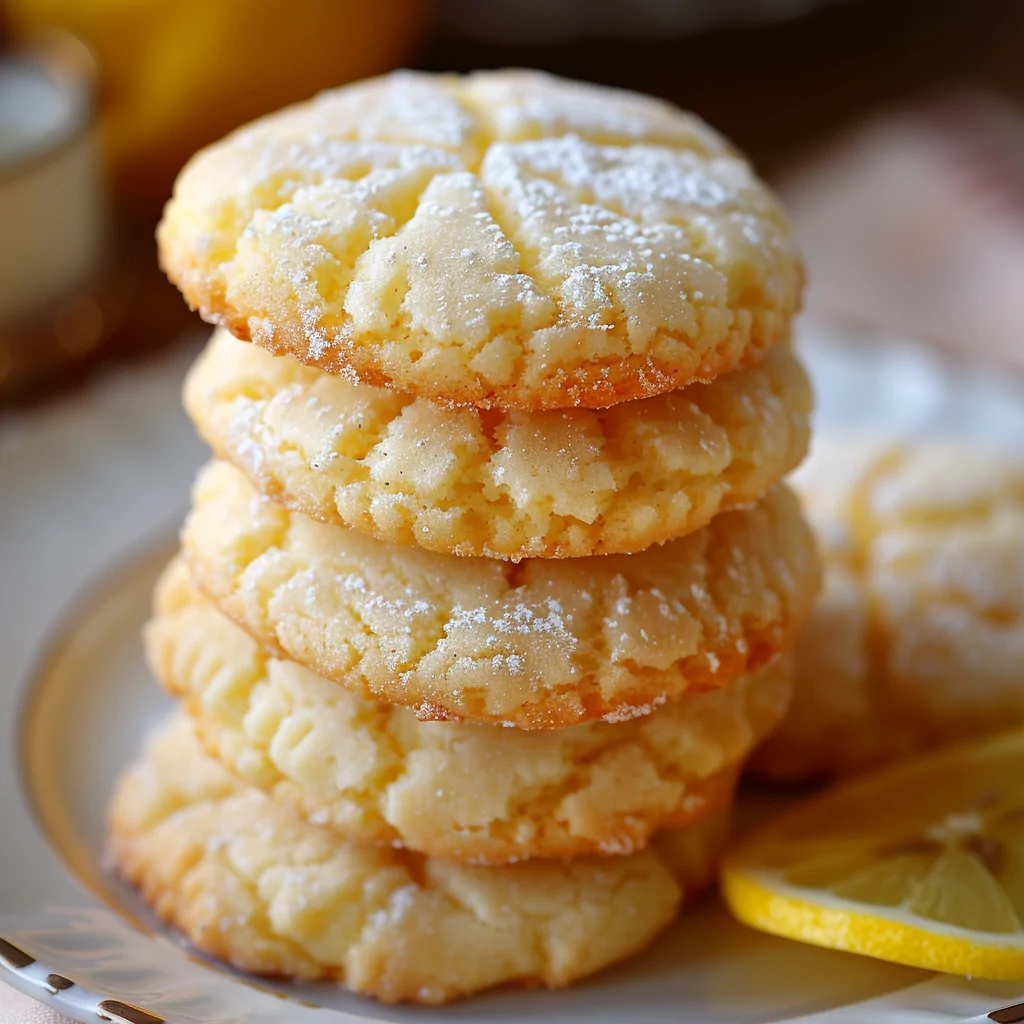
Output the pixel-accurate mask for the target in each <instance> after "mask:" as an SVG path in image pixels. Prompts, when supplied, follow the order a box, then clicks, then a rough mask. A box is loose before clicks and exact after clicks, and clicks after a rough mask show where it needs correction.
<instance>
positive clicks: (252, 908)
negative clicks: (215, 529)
mask: <svg viewBox="0 0 1024 1024" xmlns="http://www.w3.org/2000/svg"><path fill="white" fill-rule="evenodd" d="M726 825H727V820H726V818H725V816H724V815H716V816H714V817H712V818H710V819H708V821H707V822H704V823H702V824H700V825H696V826H694V827H693V829H692V830H688V833H684V834H683V835H682V836H680V837H675V836H674V837H673V838H672V840H671V843H670V844H669V846H668V849H667V852H666V854H665V856H664V858H662V857H659V855H658V853H657V852H655V850H654V849H649V850H644V851H642V852H640V853H634V854H631V855H630V856H626V857H598V858H584V859H581V860H575V861H569V862H563V861H532V862H530V863H527V864H516V865H507V866H504V867H469V866H466V865H458V864H452V863H450V862H447V861H443V860H440V859H435V858H429V857H423V856H422V855H420V854H415V853H410V852H408V851H405V850H391V849H388V848H386V847H378V846H359V845H355V844H352V843H348V842H345V841H344V840H341V839H339V838H338V837H337V836H336V835H334V834H332V833H331V832H329V831H326V830H324V829H320V828H317V827H316V826H315V825H311V824H309V823H308V822H306V821H304V820H303V819H301V818H299V817H298V816H296V815H295V814H294V813H293V812H292V811H290V810H289V808H287V807H286V806H284V805H282V804H278V803H276V802H275V801H273V800H271V799H270V798H269V797H267V796H266V795H264V794H263V793H261V792H259V791H258V790H255V789H248V788H245V787H243V786H242V785H241V784H239V783H238V782H236V781H235V780H234V779H233V778H232V777H231V776H229V775H228V773H227V772H226V771H225V770H224V769H223V768H221V767H220V766H219V765H218V764H216V763H215V762H214V761H213V760H211V759H210V758H208V757H206V756H205V755H204V754H203V753H202V751H201V749H200V747H199V746H198V743H197V742H196V740H195V738H194V737H193V735H192V733H191V729H190V727H189V725H188V723H187V722H186V721H185V720H184V719H182V718H177V719H174V720H172V722H171V724H170V725H168V726H165V727H164V728H163V730H162V731H161V732H160V733H159V734H158V735H157V737H156V738H155V739H154V740H153V741H152V742H151V743H150V745H149V747H148V749H147V751H146V753H145V754H144V756H143V758H142V759H141V761H140V762H139V763H138V764H136V765H135V766H134V767H133V768H131V769H130V770H129V771H128V772H127V773H126V774H125V775H124V776H123V777H122V779H121V780H120V782H119V784H118V786H117V790H116V792H115V794H114V797H113V800H112V803H111V807H110V811H109V826H110V844H109V845H110V852H111V855H112V860H113V862H114V864H115V865H116V866H117V868H118V870H119V871H120V873H121V874H122V876H123V877H124V878H125V879H126V880H127V881H128V882H129V883H131V884H132V885H135V886H137V887H138V888H139V889H140V890H141V892H142V895H143V898H144V899H145V900H146V901H147V902H148V903H149V904H150V905H151V906H152V907H153V908H154V910H155V911H156V912H157V914H158V915H159V916H160V917H161V918H162V919H163V920H164V921H165V922H167V923H168V924H171V925H174V926H175V927H177V928H179V929H180V930H181V931H183V932H184V933H185V934H186V935H187V936H188V937H189V938H190V939H191V940H192V942H193V943H194V944H195V945H196V946H198V947H199V948H200V949H201V950H203V951H204V952H205V953H208V954H210V955H212V956H214V957H217V958H218V959H220V960H223V961H226V962H227V963H229V964H231V965H232V966H234V967H236V968H239V969H240V970H243V971H249V972H251V973H254V974H265V975H274V976H280V977H286V978H295V979H299V980H303V981H312V980H321V979H323V980H333V981H336V982H339V983H340V984H342V985H344V986H345V987H346V988H349V989H351V990H352V991H354V992H358V993H362V994H365V995H369V996H373V997H375V998H377V999H380V1000H382V1001H384V1002H389V1003H390V1002H400V1001H403V1002H416V1003H443V1002H446V1001H448V1000H451V999H456V998H458V997H460V996H466V995H469V994H470V993H472V992H476V991H479V990H481V989H485V988H490V987H491V986H494V985H500V984H504V983H509V982H516V983H521V984H543V985H549V986H552V987H554V986H561V985H567V984H569V983H570V982H572V981H575V980H576V979H578V978H581V977H583V976H585V975H587V974H591V973H593V972H594V971H598V970H600V969H601V968H603V967H606V966H608V965H609V964H611V963H614V962H615V961H617V960H622V959H624V958H625V957H628V956H632V955H633V954H635V953H637V952H638V951H639V950H641V949H643V948H644V946H646V945H647V944H648V943H649V942H650V941H651V940H652V939H653V938H654V936H655V935H657V933H658V932H659V931H660V930H661V929H662V928H664V926H665V925H666V924H668V923H669V921H670V920H671V919H672V918H673V917H674V916H675V913H676V910H677V908H678V906H679V903H680V900H681V899H682V897H683V896H684V894H686V893H687V892H688V891H690V890H695V889H698V888H700V887H701V886H703V885H705V884H707V883H708V882H709V881H710V880H711V877H712V874H713V871H714V866H715V863H716V861H717V859H718V857H719V855H720V853H721V849H722V846H723V843H724V840H725V837H726V831H727V829H726Z"/></svg>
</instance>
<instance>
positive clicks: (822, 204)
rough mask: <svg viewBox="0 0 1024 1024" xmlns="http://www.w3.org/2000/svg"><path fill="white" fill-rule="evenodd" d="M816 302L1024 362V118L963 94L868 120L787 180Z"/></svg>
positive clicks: (833, 311)
mask: <svg viewBox="0 0 1024 1024" xmlns="http://www.w3.org/2000/svg"><path fill="white" fill-rule="evenodd" d="M780 187H781V191H782V193H783V197H784V199H785V201H786V205H787V207H788V209H789V211H790V214H791V216H792V219H793V224H794V227H795V230H796V233H797V237H798V238H799V240H800V243H801V247H802V249H803V251H804V255H805V257H806V260H807V266H808V269H809V277H810V287H809V292H808V298H807V309H808V310H809V311H810V312H812V313H813V314H814V315H815V317H816V318H821V319H825V320H835V321H843V322H847V323H852V324H855V325H856V326H858V327H867V328H869V329H872V330H876V331H879V332H881V333H884V334H886V335H901V336H904V337H907V338H910V339H916V340H921V341H927V342H931V343H934V344H937V345H939V346H941V347H943V348H945V349H950V350H954V351H958V352H960V353H963V354H967V355H972V356H973V355H974V354H975V353H976V354H977V356H978V357H979V358H987V359H994V360H997V361H1002V362H1005V363H1007V364H1010V365H1013V366H1014V367H1016V368H1017V369H1020V370H1024V327H1022V325H1024V117H1022V116H1021V114H1019V113H1018V112H1017V111H1016V110H1014V109H1013V108H1011V107H1009V106H1008V105H1006V104H1003V103H1002V102H1000V101H998V100H995V99H992V98H989V97H984V96H977V95H962V96H952V97H947V98H943V99H935V100H932V101H930V102H928V103H922V104H919V105H916V106H912V107H906V108H904V109H902V110H900V111H898V112H896V113H893V114H892V115H889V116H885V117H881V118H878V119H876V120H873V121H869V122H867V123H866V124H865V125H864V126H863V127H862V128H861V129H859V130H857V131H855V132H853V133H851V134H850V135H848V136H846V137H845V138H843V139H841V140H839V141H838V142H837V143H836V144H835V145H834V146H832V147H830V148H827V149H826V150H824V151H822V152H820V153H819V154H818V155H817V156H815V157H814V158H813V159H811V160H810V161H809V162H808V163H807V164H805V165H804V166H803V167H802V168H800V169H798V170H797V171H795V172H794V173H792V174H790V175H789V177H788V178H786V179H785V180H784V181H783V182H782V183H781V186H780Z"/></svg>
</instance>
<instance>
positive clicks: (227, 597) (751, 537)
mask: <svg viewBox="0 0 1024 1024" xmlns="http://www.w3.org/2000/svg"><path fill="white" fill-rule="evenodd" d="M182 546H183V551H184V553H185V556H186V558H187V560H188V562H189V564H190V567H191V569H192V573H193V576H194V578H195V580H196V582H197V583H198V585H199V587H200V589H201V590H203V591H204V592H205V593H206V594H207V596H209V597H210V598H211V599H212V600H213V601H214V602H215V603H216V604H217V605H218V606H219V607H220V609H221V610H222V611H223V612H225V613H226V614H227V615H229V616H230V617H231V618H232V619H234V620H235V621H236V622H237V623H239V624H240V625H242V626H243V627H244V628H245V629H246V630H247V631H248V632H250V633H251V634H252V635H253V636H254V637H256V639H258V640H259V641H260V642H261V643H263V644H264V645H267V646H269V647H270V648H271V649H273V650H274V651H275V652H276V653H278V654H280V655H282V656H286V657H290V658H291V659H293V660H295V661H297V662H299V663H300V664H302V665H305V666H306V667H307V668H311V669H313V670H314V671H316V672H318V673H319V674H320V675H323V676H326V677H327V678H329V679H333V680H335V681H337V682H339V683H341V684H342V685H343V686H345V687H347V688H348V689H350V690H352V691H353V692H355V693H357V694H358V695H359V696H362V697H366V698H368V699H376V700H382V701H385V702H387V703H392V704H402V705H404V706H406V707H411V708H413V709H414V710H415V711H416V714H417V715H418V716H419V717H420V718H425V719H443V718H449V719H451V718H464V719H471V720H477V721H482V722H492V723H497V722H502V723H509V724H512V725H515V726H518V727H519V728H524V729H553V728H559V727H562V726H567V725H572V724H575V723H576V722H580V721H583V720H585V719H591V718H601V717H604V718H605V719H606V720H608V721H625V720H627V719H629V718H631V717H634V716H637V715H641V714H645V713H647V712H649V711H651V710H652V709H653V708H655V707H657V706H658V705H660V704H661V703H663V702H664V701H666V700H670V699H675V698H677V697H679V696H681V695H682V694H683V693H685V692H686V691H688V690H702V689H714V688H718V687H723V686H728V685H729V684H730V683H732V682H733V681H734V680H735V679H737V678H738V677H739V676H741V675H747V674H749V673H751V672H754V671H756V670H757V669H758V668H760V667H761V666H762V665H765V664H767V663H768V662H769V661H771V660H772V659H773V658H774V657H775V655H776V654H777V653H778V652H779V651H782V650H785V649H786V648H787V647H788V645H789V644H790V641H791V637H792V635H793V634H794V633H795V631H796V629H797V627H798V626H799V625H800V623H801V622H802V620H803V618H804V616H805V614H806V612H807V611H808V609H809V607H810V604H811V600H812V596H813V593H814V590H815V588H816V586H817V582H818V563H817V556H816V552H815V548H814V540H813V537H812V536H811V533H810V531H809V529H808V528H807V526H806V524H805V523H804V521H803V518H802V517H801V514H800V509H799V506H798V504H797V501H796V499H795V498H794V497H793V495H792V494H791V493H790V492H788V491H786V490H785V489H784V488H782V487H777V488H775V489H773V490H772V491H770V492H769V493H768V494H767V495H766V496H765V498H764V499H762V501H761V502H760V503H759V504H758V505H756V506H755V507H754V508H752V509H747V510H743V511H732V512H724V513H723V514H722V515H720V516H716V517H715V518H714V519H713V520H712V521H711V523H710V524H709V525H708V526H705V527H704V528H703V529H701V530H698V531H697V532H695V533H692V534H689V535H688V536H687V537H683V538H681V539H679V540H675V541H670V542H669V543H668V544H665V545H663V546H661V547H656V548H649V549H648V550H647V551H643V552H640V553H639V554H635V555H603V556H594V557H592V558H571V559H569V558H567V559H529V560H527V561H523V562H519V563H510V562H501V561H497V560H495V559H491V558H453V557H452V556H450V555H439V554H435V553H433V552H430V551H424V550H423V549H421V548H418V547H397V546H394V545H389V544H384V543H381V542H380V541H377V540H374V539H373V538H371V537H368V536H366V535H365V534H361V533H357V532H356V531H354V530H345V529H342V528H340V527H337V526H326V525H324V524H322V523H317V522H314V521H313V520H311V519H308V518H306V517H305V516H302V515H300V514H298V513H296V512H289V511H288V510H287V509H285V508H284V507H282V506H280V505H277V504H275V503H274V502H272V501H270V500H268V499H266V498H263V497H262V496H261V495H260V494H259V493H258V492H257V491H256V490H255V489H254V488H253V486H252V485H251V484H250V483H249V482H248V480H247V479H246V478H245V477H244V476H243V474H242V473H240V472H239V471H238V470H236V469H234V468H232V467H231V466H228V465H227V464H225V463H214V464H212V465H211V466H210V467H208V468H207V469H206V470H205V471H204V472H203V473H201V474H200V477H199V479H198V481H197V483H196V486H195V489H194V492H193V509H192V513H191V515H190V516H189V518H188V520H187V522H186V525H185V529H184V531H183V534H182Z"/></svg>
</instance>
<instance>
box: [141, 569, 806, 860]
mask: <svg viewBox="0 0 1024 1024" xmlns="http://www.w3.org/2000/svg"><path fill="white" fill-rule="evenodd" d="M145 641H146V652H147V655H148V659H149V663H150V665H151V667H152V669H153V671H154V674H155V675H156V676H157V678H158V679H159V680H160V681H161V683H162V684H163V685H164V687H165V688H166V689H167V690H169V691H170V692H171V693H172V694H174V695H175V696H178V697H181V698H183V700H184V702H185V705H186V707H187V708H188V710H189V712H190V713H191V714H192V715H193V717H194V720H195V723H196V725H197V727H198V733H199V735H200V738H201V740H203V742H204V745H205V747H206V749H207V751H208V752H209V753H210V754H212V755H213V756H214V757H216V759H217V760H219V761H220V762H221V763H222V764H224V765H225V766H226V767H228V768H229V769H230V770H231V771H232V772H233V773H235V774H236V775H238V776H239V777H240V778H242V779H243V780H244V781H245V782H247V783H249V784H251V785H254V786H257V787H259V788H260V789H263V790H266V791H267V792H269V793H271V794H272V795H273V797H274V798H275V799H276V800H280V801H283V802H286V803H288V804H290V805H292V806H294V807H295V808H297V809H298V810H299V811H300V812H301V813H302V814H303V815H304V816H305V817H307V818H308V819H309V820H310V821H313V822H315V823H316V824H318V825H324V826H327V827H330V828H333V829H335V830H336V831H338V832H339V833H341V834H342V835H344V836H345V837H346V838H348V839H351V840H354V841H357V842H362V843H384V844H390V845H395V846H399V845H400V846H404V847H406V848H408V849H413V850H419V851H420V852H422V853H426V854H430V855H433V856H438V857H446V858H448V859H454V860H460V861H468V862H473V863H486V864H503V863H510V862H512V861H517V860H524V859H527V858H529V857H577V856H581V855H583V854H593V853H605V854H608V853H617V854H618V853H629V852H632V851H633V850H638V849H641V848H642V847H643V846H645V845H646V844H647V842H648V840H649V839H650V838H651V836H652V835H654V833H655V832H657V831H659V830H661V829H665V828H670V827H671V828H678V827H680V826H682V825H687V824H690V823H692V822H694V821H696V820H698V819H700V818H703V817H706V816H707V815H708V814H709V813H711V812H712V811H714V810H716V809H718V808H720V807H722V806H725V805H726V804H728V803H729V801H730V800H731V798H732V791H733V787H734V783H735V780H736V777H737V775H738V774H739V770H740V767H741V766H742V763H743V761H744V760H745V759H746V757H747V756H748V755H749V754H750V752H751V750H752V749H753V747H754V746H755V744H756V743H758V742H759V741H760V740H761V739H762V738H763V737H764V736H765V735H767V734H768V732H770V730H771V729H772V728H774V726H775V725H776V724H777V723H778V722H779V720H780V719H781V717H782V715H783V713H784V712H785V709H786V706H787V704H788V702H789V695H790V687H791V684H790V680H789V670H788V666H787V665H786V664H785V663H784V662H779V663H773V664H772V665H770V666H767V667H765V668H763V669H761V670H760V671H759V672H758V673H756V674H755V675H753V676H749V677H744V678H741V679H739V680H737V681H736V683H734V684H733V686H732V687H730V688H729V689H727V690H713V691H709V692H707V693H700V694H687V695H686V696H684V697H682V698H681V699H680V700H678V701H673V702H672V703H670V704H667V705H666V706H665V707H663V708H659V709H658V710H657V711H655V712H653V714H651V715H649V716H647V717H645V718H639V719H634V720H632V721H629V722H622V723H619V724H615V725H612V724H608V723H605V722H585V723H583V724H581V725H576V726H572V727H571V728H569V729H556V730H547V731H541V732H523V731H521V730H519V729H502V728H496V727H494V726H489V725H474V724H462V723H458V722H420V721H418V720H417V719H416V717H415V715H414V714H413V713H412V712H411V711H410V710H408V709H407V708H403V707H397V706H395V705H389V704H380V703H377V702H375V701H366V700H363V699H362V698H360V697H357V696H355V694H352V693H350V692H348V691H347V690H345V689H344V688H342V687H340V686H338V685H337V684H336V683H333V682H330V681H328V680H326V679H323V678H322V677H320V676H318V675H316V674H314V673H313V672H310V671H309V670H308V669H304V668H302V667H300V666H299V665H297V664H296V663H295V662H293V661H286V660H284V659H280V658H274V657H272V656H270V655H267V654H265V653H264V652H263V651H262V650H261V649H260V647H259V646H258V645H257V644H256V642H255V641H254V640H252V639H251V638H250V637H249V636H248V634H246V633H245V632H243V631H242V630H241V629H240V628H239V627H238V626H236V625H234V623H232V622H231V621H230V620H229V619H227V618H226V617H225V616H223V615H222V614H221V613H220V612H218V611H217V610H216V609H215V608H214V607H213V605H212V604H211V603H210V602H209V601H208V600H207V599H206V598H204V597H202V596H201V595H200V594H199V592H198V591H197V590H196V589H195V586H194V585H193V584H192V582H191V580H190V578H189V575H188V570H187V569H186V568H185V566H184V564H183V563H182V562H180V561H177V560H176V561H174V562H172V563H171V565H170V566H169V567H168V569H167V571H166V572H165V574H164V577H163V579H162V580H161V582H160V584H159V586H158V588H157V594H156V599H155V614H154V618H153V619H152V621H151V622H150V623H149V625H148V626H147V627H146V634H145Z"/></svg>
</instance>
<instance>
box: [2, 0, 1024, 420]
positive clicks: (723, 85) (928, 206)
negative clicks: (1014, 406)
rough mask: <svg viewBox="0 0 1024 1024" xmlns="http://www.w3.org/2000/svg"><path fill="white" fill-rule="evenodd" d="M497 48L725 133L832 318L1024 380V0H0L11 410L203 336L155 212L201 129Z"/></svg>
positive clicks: (511, 60)
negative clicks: (768, 194)
mask: <svg viewBox="0 0 1024 1024" xmlns="http://www.w3.org/2000/svg"><path fill="white" fill-rule="evenodd" d="M505 65H520V66H531V67H539V68H544V69H547V70H550V71H553V72H556V73H559V74H563V75H568V76H572V77H576V78H583V79H589V80H592V81H595V82H601V83H606V84H611V85H618V86H624V87H628V88H632V89H639V90H642V91H644V92H649V93H653V94H655V95H659V96H663V97H666V98H667V99H670V100H672V101H674V102H676V103H678V104H680V105H682V106H685V107H689V108H691V109H693V110H696V111H697V112H698V113H700V114H701V115H703V116H704V117H705V118H706V119H707V120H709V121H710V122H712V123H713V124H714V125H715V126H717V127H718V128H720V129H721V130H722V131H724V132H725V133H726V134H728V135H729V136H731V137H732V138H733V139H734V140H735V141H736V142H737V143H738V144H739V146H740V147H741V148H743V149H745V150H746V151H747V152H748V153H749V154H750V155H751V156H752V158H753V159H754V161H755V163H756V164H757V166H758V167H759V169H760V170H761V172H762V174H763V175H765V176H766V177H767V178H768V179H769V180H770V181H772V182H773V184H775V185H776V187H778V188H779V189H780V190H781V191H782V192H783V194H784V196H785V199H786V201H787V204H788V206H789V209H790V211H791V214H792V217H793V220H794V222H795V225H796V230H797V232H798V235H799V236H800V238H801V241H802V244H803V247H804V250H805V253H806V256H807V260H808V263H809V266H810V272H811V290H810V295H809V299H808V307H809V309H810V311H811V313H812V314H813V316H814V317H815V318H824V319H826V320H829V321H834V322H837V323H843V324H852V325H854V326H856V327H858V328H866V329H867V330H868V331H870V332H879V333H884V334H887V335H891V336H897V335H902V336H906V337H914V338H918V339H922V340H925V341H927V342H930V343H932V344H935V345H938V346H941V347H943V348H945V349H947V350H950V351H955V352H959V353H961V354H963V355H966V356H967V357H969V358H972V359H976V358H984V359H987V360H992V361H994V362H996V363H999V364H1002V365H1005V366H1006V367H1008V368H1010V369H1011V370H1012V372H1014V373H1016V372H1024V346H1022V344H1021V341H1020V334H1021V332H1020V328H1019V326H1018V324H1020V323H1021V322H1022V321H1024V114H1022V111H1024V3H1020V2H1019V0H975V2H969V0H675V2H673V0H629V2H628V3H623V2H621V0H490V2H482V0H435V2H430V0H374V2H373V3H365V2H361V0H288V3H287V4H281V3H279V2H277V0H213V2H211V0H6V2H4V0H0V408H3V407H7V408H11V407H24V406H27V405H31V404H37V403H39V402H42V401H46V400H47V399H48V398H50V397H52V396H54V395H56V394H61V393H64V392H66V391H67V390H68V389H70V388H73V387H75V386H76V385H77V384H79V383H80V382H81V381H82V380H84V379H86V378H88V377H89V376H90V375H91V374H93V373H94V372H95V371H96V370H97V368H99V367H101V366H104V365H106V364H111V363H118V362H123V361H126V360H131V359H138V358H144V357H145V356H146V354H147V353H152V352H154V351H156V350H159V349H162V348H164V347H165V346H167V345H168V344H170V343H171V342H172V341H173V340H174V339H176V338H178V337H180V336H181V335H182V334H183V333H184V332H188V331H189V330H190V328H194V327H195V326H196V321H195V320H194V319H193V318H192V316H191V314H189V313H188V311H187V309H186V308H185V306H184V304H183V303H182V302H181V300H180V298H179V297H178V295H177V293H176V292H175V291H174V290H173V289H172V288H171V287H170V286H169V285H167V284H166V283H165V282H164V281H163V279H162V277H161V275H160V273H159V271H158V270H157V266H156V259H155V248H154V244H153V228H154V226H155V224H156V221H157V219H158V217H159V215H160V210H161V207H162V204H163V202H164V201H165V199H166V198H167V196H168V194H169V191H170V188H171V184H172V182H173V179H174V175H175V173H176V171H177V170H178V169H179V167H180V166H181V164H182V163H183V162H184V161H185V160H186V159H187V158H188V156H189V155H190V154H191V153H192V152H193V151H194V150H195V149H196V148H197V147H199V146H201V145H203V144H205V143H207V142H210V141H213V140H214V139H216V138H218V137H219V136H221V135H223V134H224V133H225V132H226V131H228V130H229V129H231V128H232V127H234V126H236V125H238V124H240V123H242V122H243V121H245V120H248V119H250V118H252V117H255V116H257V115H259V114H261V113H263V112H266V111H269V110H273V109H275V108H277V107H279V106H281V105H283V104H285V103H288V102H291V101H294V100H298V99H302V98H304V97H306V96H308V95H310V94H312V93H314V92H316V91H318V90H320V89H323V88H328V87H330V86H334V85H339V84H342V83H344V82H346V81H350V80H352V79H355V78H360V77H363V76H366V75H370V74H375V73H378V72H381V71H385V70H388V69H390V68H393V67H396V66H411V67H420V68H427V69H432V70H445V69H454V70H469V69H472V68H479V67H499V66H505Z"/></svg>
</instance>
